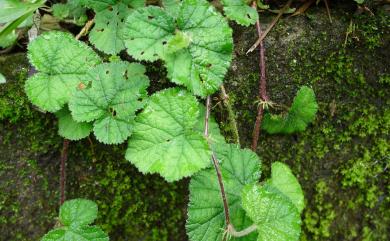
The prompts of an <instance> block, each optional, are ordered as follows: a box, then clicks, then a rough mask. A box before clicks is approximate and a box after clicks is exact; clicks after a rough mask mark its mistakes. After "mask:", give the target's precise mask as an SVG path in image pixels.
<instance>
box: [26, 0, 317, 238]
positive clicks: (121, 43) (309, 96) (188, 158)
mask: <svg viewBox="0 0 390 241" xmlns="http://www.w3.org/2000/svg"><path fill="white" fill-rule="evenodd" d="M71 3H72V5H71V6H72V7H73V8H77V9H83V8H90V9H93V10H94V12H95V18H94V20H89V21H88V22H87V24H86V25H85V27H84V28H83V30H82V33H83V34H86V33H87V32H88V29H87V28H88V27H91V26H92V24H91V23H93V22H95V25H94V27H93V29H92V30H91V32H90V33H89V36H88V37H89V41H90V43H92V44H93V45H94V46H95V47H96V48H97V49H98V50H100V51H101V52H103V53H105V54H117V53H119V52H120V51H121V50H124V49H126V51H127V53H128V54H129V55H131V56H132V57H133V58H134V59H135V60H143V61H156V60H161V61H162V62H163V63H164V66H165V67H166V69H167V77H168V79H169V80H170V81H172V82H173V83H175V84H177V86H176V87H171V88H168V89H162V90H159V91H157V92H155V93H152V94H151V95H149V93H148V87H149V85H150V84H152V85H153V83H150V81H149V79H148V77H147V76H146V75H145V67H144V66H143V65H142V64H140V63H135V62H131V63H130V62H128V61H123V60H121V59H120V57H118V56H114V57H111V58H108V59H110V60H111V61H109V62H106V61H104V60H103V59H107V56H106V57H105V58H102V57H101V55H99V54H98V53H97V52H95V51H94V50H93V49H92V48H91V47H89V46H88V45H87V43H84V42H82V41H79V40H77V39H76V38H74V37H73V36H72V35H71V34H69V33H64V32H58V31H50V32H46V33H43V34H41V35H40V36H39V37H38V38H36V39H35V40H33V41H32V42H31V43H30V44H29V46H28V58H29V60H30V63H31V64H32V66H33V67H34V68H35V70H36V73H35V74H34V75H32V76H30V77H29V79H28V80H27V81H26V84H25V90H26V93H27V96H28V97H29V99H30V101H31V102H32V103H33V104H34V105H36V106H37V107H39V108H40V109H41V110H43V111H47V112H51V113H54V114H55V115H56V116H57V117H58V125H59V134H60V135H61V136H63V137H64V138H66V139H69V140H79V139H82V138H85V137H87V136H89V135H90V133H92V132H93V134H94V136H95V137H96V139H97V140H98V141H100V142H102V143H105V144H118V143H123V142H125V141H126V140H127V142H128V148H127V150H126V154H125V158H126V159H127V160H129V162H130V163H132V164H134V165H135V166H136V167H137V168H138V169H139V170H140V171H141V172H142V173H145V174H146V173H157V174H159V175H161V176H162V177H163V178H165V180H167V181H169V182H171V181H177V180H180V179H182V178H184V177H191V182H190V201H189V204H188V220H187V224H186V230H187V234H188V237H189V239H190V240H191V241H215V240H226V239H232V240H240V241H250V240H258V241H262V240H273V241H279V240H281V241H284V240H292V241H293V240H298V239H299V236H300V224H301V218H300V214H301V212H302V210H303V208H304V196H303V191H302V189H301V187H300V185H299V182H298V180H297V179H296V178H295V177H294V175H293V174H292V171H291V170H290V169H289V167H288V166H287V165H285V164H283V163H280V162H274V163H273V164H272V167H271V171H272V173H271V177H270V178H269V179H266V180H264V181H262V182H260V178H261V176H260V174H261V161H260V158H259V157H258V156H257V154H256V153H255V152H254V150H255V149H256V145H257V143H256V145H255V148H252V150H249V149H241V148H240V146H239V145H237V144H228V143H226V141H225V139H224V137H223V136H222V135H221V134H220V131H219V127H218V124H217V123H216V121H215V120H214V119H213V117H212V116H211V113H210V112H211V97H210V96H211V95H212V94H214V93H215V92H216V91H217V90H218V89H219V88H220V87H221V85H222V82H223V79H224V76H225V74H226V72H227V70H228V68H229V66H230V63H231V60H232V52H233V38H232V29H231V28H230V27H229V25H228V22H227V20H226V18H224V17H223V15H222V14H221V13H220V12H218V11H217V10H216V9H215V8H214V7H213V6H212V5H211V4H210V3H209V2H208V1H206V0H183V1H175V0H163V1H162V2H161V3H160V4H159V5H153V6H152V5H147V4H146V3H145V2H143V1H141V0H122V1H119V0H105V1H97V0H80V1H71ZM222 3H223V6H224V10H225V14H226V15H227V16H228V17H229V18H230V19H232V20H235V21H237V22H238V23H240V24H242V25H250V24H253V23H258V15H257V11H256V9H255V8H250V7H249V6H248V4H249V3H248V2H247V1H244V0H235V1H232V0H222ZM68 4H69V3H68ZM57 8H58V5H57ZM61 8H66V7H64V6H62V5H61ZM64 15H66V14H64ZM67 16H70V15H69V13H68V14H67ZM79 36H80V35H78V37H79ZM78 37H77V38H78ZM223 90H224V89H223ZM202 99H206V105H203V104H202V103H201V102H202ZM264 99H265V101H264V102H263V103H262V104H264V105H267V106H272V102H270V101H269V100H268V97H266V96H265V97H264ZM316 111H317V104H316V101H315V96H314V92H313V90H312V89H310V88H309V87H306V86H305V87H302V88H301V89H300V90H299V91H298V93H297V96H296V97H295V99H294V102H293V104H292V106H291V108H290V109H289V110H288V113H287V114H284V115H278V116H276V115H270V114H268V113H267V114H266V115H265V119H264V122H263V125H262V127H263V129H265V130H266V131H268V132H269V133H293V132H297V131H303V130H304V129H305V128H306V127H307V124H308V123H310V122H312V121H313V119H314V117H315V113H316ZM84 209H85V211H84ZM92 209H93V210H92ZM95 209H96V205H93V204H90V205H88V204H87V201H85V200H72V201H68V202H65V204H64V205H63V206H62V207H61V210H60V221H61V223H62V224H63V225H64V226H62V227H60V228H59V229H56V230H54V231H51V232H49V234H47V235H46V236H45V237H44V238H43V240H44V241H47V240H84V239H82V238H84V236H83V235H84V234H82V232H84V231H85V232H87V233H88V232H89V231H91V232H90V233H91V235H92V233H94V232H95V231H96V230H97V229H96V228H92V227H90V226H87V225H88V224H90V223H91V222H92V221H93V220H94V218H95V217H96V210H95ZM92 231H93V232H92ZM98 234H99V235H101V236H98ZM72 235H73V236H72ZM74 235H76V236H74ZM77 235H79V236H77ZM93 235H95V234H93ZM64 237H67V238H64ZM79 237H80V238H79ZM81 237H82V238H81ZM85 237H87V236H85ZM88 237H89V238H85V240H108V238H107V237H106V236H104V237H103V233H102V232H101V231H100V230H99V231H96V236H88ZM98 237H101V239H98Z"/></svg>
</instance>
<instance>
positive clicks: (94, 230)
mask: <svg viewBox="0 0 390 241" xmlns="http://www.w3.org/2000/svg"><path fill="white" fill-rule="evenodd" d="M41 241H109V238H108V236H107V234H106V233H104V232H103V230H102V229H101V228H99V227H97V226H85V227H72V228H57V229H54V230H52V231H50V232H49V233H47V234H46V235H45V236H44V237H43V238H42V239H41Z"/></svg>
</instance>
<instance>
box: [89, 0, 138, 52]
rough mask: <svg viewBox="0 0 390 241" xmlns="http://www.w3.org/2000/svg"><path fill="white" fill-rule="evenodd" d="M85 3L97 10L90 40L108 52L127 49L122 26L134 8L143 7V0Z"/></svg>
mask: <svg viewBox="0 0 390 241" xmlns="http://www.w3.org/2000/svg"><path fill="white" fill-rule="evenodd" d="M84 2H85V5H86V6H87V7H91V8H93V9H94V10H95V12H96V16H95V26H94V27H93V29H92V30H91V32H90V33H89V40H90V41H91V43H92V44H93V45H95V46H96V48H98V49H99V50H101V51H103V52H105V53H107V54H117V53H119V52H120V51H121V50H123V49H125V44H124V42H123V40H122V38H121V37H122V34H121V31H122V28H123V26H124V22H125V19H126V18H127V16H128V15H129V13H130V12H131V11H132V10H133V9H134V8H139V7H143V6H144V5H145V2H144V1H143V0H124V1H119V0H105V1H97V0H85V1H84Z"/></svg>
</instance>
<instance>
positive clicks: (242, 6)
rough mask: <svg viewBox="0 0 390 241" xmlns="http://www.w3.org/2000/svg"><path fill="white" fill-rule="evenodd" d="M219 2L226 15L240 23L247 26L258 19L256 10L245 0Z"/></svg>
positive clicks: (223, 0)
mask: <svg viewBox="0 0 390 241" xmlns="http://www.w3.org/2000/svg"><path fill="white" fill-rule="evenodd" d="M221 2H222V5H223V10H224V12H225V14H226V16H227V17H228V18H229V19H231V20H234V21H236V22H237V23H238V24H240V25H243V26H249V25H251V24H254V23H256V21H257V19H259V15H258V14H257V10H256V9H254V8H252V7H250V6H248V4H247V1H245V0H222V1H221Z"/></svg>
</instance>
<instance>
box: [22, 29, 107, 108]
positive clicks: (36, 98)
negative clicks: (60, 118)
mask: <svg viewBox="0 0 390 241" xmlns="http://www.w3.org/2000/svg"><path fill="white" fill-rule="evenodd" d="M28 57H29V59H30V63H31V64H32V65H34V67H35V68H36V69H37V70H38V73H37V74H35V75H33V76H32V77H30V78H29V79H28V80H27V81H26V85H25V90H26V93H27V96H28V98H29V99H30V101H31V102H32V103H33V104H35V105H37V106H38V107H39V108H41V109H43V110H46V111H49V112H56V111H58V110H60V109H61V108H62V107H63V106H64V105H65V104H66V103H67V102H68V101H69V98H70V96H71V95H72V93H73V92H74V91H75V90H76V88H77V86H78V85H79V84H81V83H84V82H85V78H86V72H87V71H88V70H89V69H90V68H91V67H92V66H94V65H96V64H98V63H100V62H101V59H100V58H99V56H98V55H97V54H96V53H95V52H94V51H93V50H92V49H91V48H89V47H88V46H87V45H86V44H84V43H82V42H80V41H77V40H75V39H74V37H73V36H72V35H70V34H67V33H63V32H56V31H50V32H47V33H45V34H42V35H41V36H39V37H38V38H36V39H35V40H34V41H32V42H31V43H30V44H29V46H28Z"/></svg>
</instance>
